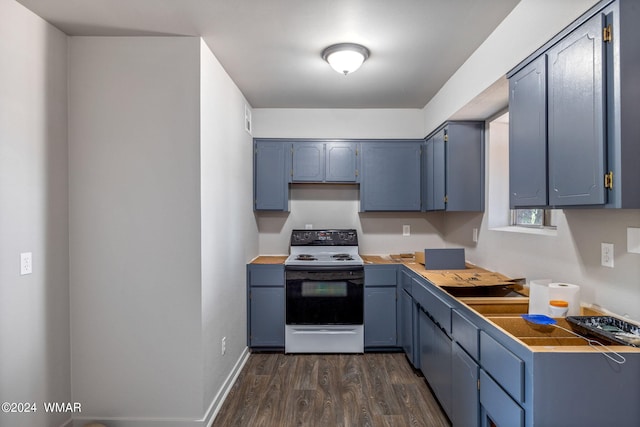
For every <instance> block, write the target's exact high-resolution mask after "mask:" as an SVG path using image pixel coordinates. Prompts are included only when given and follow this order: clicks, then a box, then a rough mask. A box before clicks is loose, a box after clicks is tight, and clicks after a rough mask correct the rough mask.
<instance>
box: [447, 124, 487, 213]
mask: <svg viewBox="0 0 640 427" xmlns="http://www.w3.org/2000/svg"><path fill="white" fill-rule="evenodd" d="M445 148H446V154H445V165H446V166H445V168H446V178H445V187H446V193H445V198H444V199H445V201H446V210H447V211H449V212H464V211H466V212H482V211H484V123H483V122H449V123H448V124H447V126H446V127H445ZM436 150H437V146H436ZM438 155H439V154H438V153H437V151H436V154H435V160H436V161H439V158H438ZM436 184H437V185H438V186H440V185H441V184H439V183H438V182H437V181H436ZM437 188H439V187H437ZM438 196H439V194H437V193H436V194H435V197H436V200H437V197H438Z"/></svg>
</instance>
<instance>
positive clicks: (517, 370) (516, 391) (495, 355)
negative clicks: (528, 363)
mask: <svg viewBox="0 0 640 427" xmlns="http://www.w3.org/2000/svg"><path fill="white" fill-rule="evenodd" d="M480 364H481V365H482V367H483V368H484V369H485V370H486V371H487V372H488V373H489V374H491V376H492V377H493V378H495V379H496V381H498V383H500V385H501V386H502V387H503V388H504V389H505V390H506V391H507V392H508V393H509V394H510V395H511V396H512V397H513V398H514V399H516V400H517V401H519V402H524V362H523V361H522V360H520V358H518V356H516V355H515V354H513V353H511V352H510V351H509V350H507V349H506V348H505V347H504V346H503V345H502V344H500V343H499V342H497V341H496V340H494V339H493V338H491V337H490V336H489V335H487V334H486V333H485V332H484V331H480Z"/></svg>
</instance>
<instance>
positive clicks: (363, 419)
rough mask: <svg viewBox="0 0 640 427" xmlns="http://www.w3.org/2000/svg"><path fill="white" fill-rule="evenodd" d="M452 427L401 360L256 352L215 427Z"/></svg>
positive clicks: (380, 355)
mask: <svg viewBox="0 0 640 427" xmlns="http://www.w3.org/2000/svg"><path fill="white" fill-rule="evenodd" d="M231 426H238V427H240V426H242V427H245V426H251V427H289V426H305V427H306V426H309V427H339V426H344V427H365V426H368V427H390V426H394V427H409V426H415V427H418V426H424V427H439V426H442V427H449V426H450V424H449V421H448V420H447V418H446V417H445V415H444V414H443V413H442V410H441V409H440V407H439V406H438V403H437V402H436V401H435V399H434V397H433V395H432V394H431V391H430V390H429V387H428V386H427V384H426V383H425V380H424V378H423V377H422V376H419V375H418V374H417V373H416V371H414V370H413V369H412V368H411V366H410V365H409V362H408V361H407V359H406V358H405V356H404V355H403V354H401V353H365V354H314V355H306V354H304V355H300V354H295V355H292V354H282V353H252V354H251V355H250V356H249V360H248V361H247V363H246V364H245V366H244V368H243V370H242V372H241V373H240V375H239V377H238V380H237V381H236V383H235V384H234V386H233V387H232V389H231V391H230V392H229V395H228V396H227V398H226V400H225V402H224V403H223V406H222V408H221V409H220V412H219V413H218V415H217V417H216V419H215V421H214V423H213V426H212V427H231Z"/></svg>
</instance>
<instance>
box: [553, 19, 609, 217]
mask: <svg viewBox="0 0 640 427" xmlns="http://www.w3.org/2000/svg"><path fill="white" fill-rule="evenodd" d="M604 21H605V20H604V16H603V15H601V14H598V15H596V16H594V17H593V18H591V19H590V20H589V21H587V22H585V23H584V24H582V25H581V26H580V27H578V28H576V29H575V30H574V31H572V32H571V33H570V34H569V35H567V36H566V37H565V38H564V39H562V40H561V41H560V42H559V43H558V44H556V45H555V46H554V47H552V48H551V49H550V50H549V51H548V52H547V54H546V56H547V60H548V72H549V74H548V80H547V82H548V86H547V94H548V101H547V102H548V124H549V128H548V147H549V152H548V158H549V204H550V205H551V206H571V205H600V204H604V203H605V201H606V195H605V187H604V174H605V142H606V141H605V134H604V129H605V120H606V117H605V104H604V92H605V87H604V83H605V80H604V54H603V53H604V43H603V40H602V32H603V28H605V22H604Z"/></svg>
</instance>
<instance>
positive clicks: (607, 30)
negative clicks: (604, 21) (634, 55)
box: [602, 24, 613, 43]
mask: <svg viewBox="0 0 640 427" xmlns="http://www.w3.org/2000/svg"><path fill="white" fill-rule="evenodd" d="M612 39H613V35H612V34H611V24H609V25H607V26H606V27H604V28H603V29H602V41H603V42H605V43H611V40H612Z"/></svg>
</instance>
